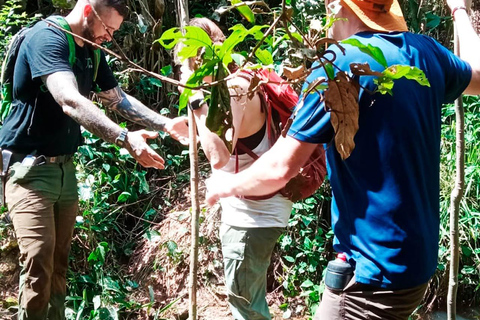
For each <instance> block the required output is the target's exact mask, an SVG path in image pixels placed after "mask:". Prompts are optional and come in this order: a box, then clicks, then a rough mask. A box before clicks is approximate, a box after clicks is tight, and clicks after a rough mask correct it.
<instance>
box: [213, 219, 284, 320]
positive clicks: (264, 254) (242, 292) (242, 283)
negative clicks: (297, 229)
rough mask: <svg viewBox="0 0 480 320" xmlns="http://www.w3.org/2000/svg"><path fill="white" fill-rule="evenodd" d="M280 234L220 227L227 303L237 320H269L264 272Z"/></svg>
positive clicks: (280, 232) (263, 230) (275, 229)
mask: <svg viewBox="0 0 480 320" xmlns="http://www.w3.org/2000/svg"><path fill="white" fill-rule="evenodd" d="M283 230H284V228H239V227H232V226H228V225H225V224H222V226H221V227H220V239H221V240H222V253H223V262H224V268H225V282H226V286H227V290H228V303H229V305H230V310H231V311H232V314H233V317H234V318H235V319H236V320H263V319H271V316H270V312H269V310H268V304H267V300H266V298H265V296H266V293H267V269H268V266H269V265H270V258H271V256H272V251H273V248H274V247H275V243H276V242H277V239H278V237H279V236H280V235H281V234H282V232H283Z"/></svg>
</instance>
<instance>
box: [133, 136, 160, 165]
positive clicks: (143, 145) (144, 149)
mask: <svg viewBox="0 0 480 320" xmlns="http://www.w3.org/2000/svg"><path fill="white" fill-rule="evenodd" d="M156 137H158V132H153V131H147V130H138V131H132V132H129V133H128V135H127V139H126V141H125V142H126V144H125V148H126V149H127V150H128V152H129V153H130V154H131V155H132V157H134V158H135V160H137V161H138V163H140V164H141V165H142V166H144V167H146V168H157V169H163V168H164V167H165V166H164V163H165V160H163V158H162V157H160V156H159V155H158V153H156V152H155V151H154V150H153V149H152V148H150V146H149V145H148V144H147V139H155V138H156Z"/></svg>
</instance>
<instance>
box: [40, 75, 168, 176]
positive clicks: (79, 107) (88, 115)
mask: <svg viewBox="0 0 480 320" xmlns="http://www.w3.org/2000/svg"><path fill="white" fill-rule="evenodd" d="M42 80H43V82H44V83H45V84H46V86H47V88H48V91H49V92H50V93H51V94H52V96H53V98H54V99H55V101H56V102H57V103H58V104H59V105H60V107H62V109H63V112H64V113H65V114H66V115H68V116H69V117H71V118H72V119H74V120H75V121H76V122H78V123H79V124H81V125H82V126H83V127H84V128H85V129H87V130H88V131H90V132H91V133H93V134H95V135H97V136H99V137H100V138H102V139H103V140H105V141H108V142H112V143H113V142H115V140H116V138H117V137H118V136H119V135H120V133H121V132H122V130H123V129H122V128H120V127H119V126H118V125H117V124H115V123H114V122H113V121H112V120H110V119H109V118H108V117H107V116H106V115H105V114H103V112H102V111H101V110H100V109H99V108H97V106H95V104H93V102H91V101H90V100H88V99H87V98H85V97H84V96H82V95H81V94H80V92H78V85H77V80H76V79H75V75H74V74H73V73H72V72H71V71H62V72H55V73H52V74H49V75H46V76H43V77H42ZM157 135H158V134H157V133H156V132H148V131H145V130H140V131H134V132H129V133H128V134H127V139H126V140H125V148H126V149H127V150H128V151H129V152H130V154H131V155H132V156H133V157H134V158H135V159H136V160H137V161H138V162H139V163H140V164H141V165H143V166H145V167H155V168H158V169H163V163H164V161H163V159H162V158H161V157H160V156H159V155H158V154H157V153H156V152H155V151H153V150H152V149H151V148H150V147H149V146H148V144H147V143H146V139H152V138H155V137H156V136H157Z"/></svg>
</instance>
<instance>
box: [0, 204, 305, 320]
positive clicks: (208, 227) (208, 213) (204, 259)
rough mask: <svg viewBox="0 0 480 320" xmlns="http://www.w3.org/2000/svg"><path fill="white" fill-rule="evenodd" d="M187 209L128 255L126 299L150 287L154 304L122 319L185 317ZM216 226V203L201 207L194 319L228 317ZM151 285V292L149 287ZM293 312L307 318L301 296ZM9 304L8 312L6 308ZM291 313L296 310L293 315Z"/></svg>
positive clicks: (8, 271)
mask: <svg viewBox="0 0 480 320" xmlns="http://www.w3.org/2000/svg"><path fill="white" fill-rule="evenodd" d="M190 222H191V220H190V213H189V211H188V209H187V210H184V211H177V212H172V213H169V214H168V218H166V219H165V220H164V221H162V223H160V225H159V226H158V228H157V230H156V231H158V234H159V236H154V237H152V238H151V239H150V240H147V239H144V240H143V242H141V243H139V245H138V247H137V249H136V251H135V252H134V254H133V255H132V258H131V259H130V261H129V263H128V265H126V266H125V273H126V274H127V275H128V276H129V277H132V278H133V280H135V281H136V282H137V283H139V286H140V287H139V289H138V290H136V291H135V293H134V294H133V295H132V296H131V297H129V298H130V299H131V300H134V301H137V302H140V303H145V304H147V303H148V302H149V301H150V294H151V292H152V291H153V294H154V301H156V304H155V305H154V308H151V314H147V310H143V311H142V312H140V313H136V314H134V315H130V316H128V317H127V318H126V319H138V320H140V319H142V320H144V319H149V318H150V319H153V318H154V316H155V315H154V312H156V311H158V310H159V309H162V308H165V307H166V306H167V305H168V304H170V303H172V302H174V303H173V305H172V306H171V307H169V308H167V310H166V311H165V312H162V313H161V314H159V315H158V316H159V317H160V318H165V319H175V320H182V319H187V318H188V309H189V307H188V294H189V288H188V283H189V281H188V279H189V260H190V258H189V257H190V234H191V233H190ZM219 224H220V213H219V207H218V206H217V207H213V208H211V209H209V210H206V209H204V210H202V214H201V223H200V246H199V253H198V257H199V258H198V260H199V261H198V272H197V274H198V278H197V284H198V292H197V314H198V319H205V320H206V319H208V320H212V319H215V320H227V319H233V318H232V317H231V314H230V311H229V308H228V304H227V296H226V293H225V286H224V285H223V281H224V278H223V266H222V262H221V261H222V257H221V250H220V242H219V239H218V236H217V235H218V226H219ZM8 232H9V234H8V235H7V234H5V235H2V237H1V239H3V240H2V241H3V243H1V244H0V245H2V247H1V250H0V258H1V259H0V301H1V303H0V320H6V319H13V318H14V313H13V312H14V311H15V309H14V308H10V307H14V306H15V305H16V304H17V295H18V275H19V268H18V247H17V244H16V242H15V240H14V237H13V233H12V231H11V230H9V231H8ZM274 273H275V272H274V270H271V271H270V272H269V279H268V282H269V293H268V295H267V301H268V303H269V305H270V311H271V313H272V314H273V318H274V319H283V313H284V312H283V311H282V310H280V308H279V306H280V305H282V304H283V303H284V302H285V299H284V297H283V294H282V288H281V287H280V286H279V284H278V283H275V281H274V279H273V278H274V277H273V274H274ZM149 288H151V290H150V289H149ZM289 305H290V306H292V305H293V306H294V308H295V310H292V311H294V312H293V314H292V316H291V317H290V318H289V319H293V320H303V319H305V320H306V319H308V317H306V316H302V315H301V314H302V313H303V311H304V310H305V308H304V306H302V303H301V299H298V300H291V301H289ZM8 308H10V311H9V309H8ZM295 311H298V312H297V313H295Z"/></svg>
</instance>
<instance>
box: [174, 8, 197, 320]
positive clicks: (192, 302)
mask: <svg viewBox="0 0 480 320" xmlns="http://www.w3.org/2000/svg"><path fill="white" fill-rule="evenodd" d="M177 7H178V10H177V12H178V16H179V20H180V21H179V22H180V27H181V28H182V29H183V28H184V27H186V26H187V25H188V20H189V19H188V17H189V14H188V1H187V0H178V1H177ZM188 127H189V136H190V146H189V155H190V190H191V194H190V199H191V202H192V221H191V242H190V273H189V277H188V296H189V299H188V301H189V304H188V314H189V319H190V320H197V270H198V227H199V217H200V203H199V200H198V153H197V125H196V124H195V117H194V115H193V112H192V110H191V109H190V108H188Z"/></svg>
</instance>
